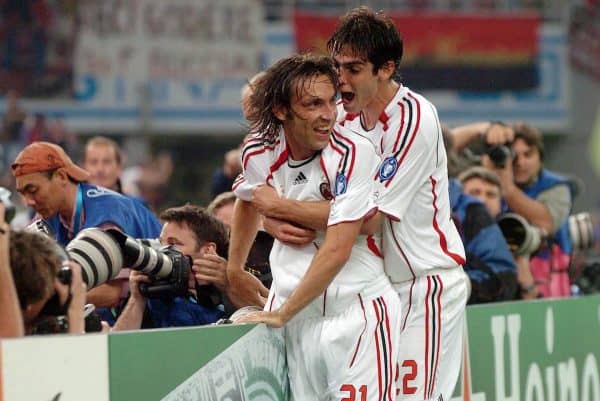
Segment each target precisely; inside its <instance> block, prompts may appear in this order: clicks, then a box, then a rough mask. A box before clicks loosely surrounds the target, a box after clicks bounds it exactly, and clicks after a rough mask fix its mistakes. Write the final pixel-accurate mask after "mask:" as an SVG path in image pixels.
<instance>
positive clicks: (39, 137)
mask: <svg viewBox="0 0 600 401" xmlns="http://www.w3.org/2000/svg"><path fill="white" fill-rule="evenodd" d="M24 132H25V140H24V143H25V145H29V144H31V143H34V142H39V141H47V140H48V139H50V138H49V134H48V125H47V124H46V116H44V115H43V114H42V113H35V114H34V115H33V117H32V118H31V119H27V121H26V124H25V131H24Z"/></svg>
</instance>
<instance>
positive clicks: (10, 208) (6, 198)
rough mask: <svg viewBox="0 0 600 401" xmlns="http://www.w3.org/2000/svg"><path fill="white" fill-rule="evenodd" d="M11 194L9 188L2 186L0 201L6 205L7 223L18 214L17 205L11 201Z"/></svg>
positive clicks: (5, 218) (5, 215)
mask: <svg viewBox="0 0 600 401" xmlns="http://www.w3.org/2000/svg"><path fill="white" fill-rule="evenodd" d="M10 195H11V192H10V191H9V190H8V189H6V188H4V187H0V203H2V204H3V205H4V220H5V221H6V222H7V223H10V222H11V220H12V219H13V218H14V217H15V214H16V209H15V205H14V204H13V203H12V202H11V201H10Z"/></svg>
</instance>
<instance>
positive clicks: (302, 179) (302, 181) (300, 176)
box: [294, 171, 308, 185]
mask: <svg viewBox="0 0 600 401" xmlns="http://www.w3.org/2000/svg"><path fill="white" fill-rule="evenodd" d="M307 182H308V179H307V178H306V176H305V175H304V173H303V172H302V171H301V172H300V174H298V176H297V177H296V179H295V180H294V185H300V184H306V183H307Z"/></svg>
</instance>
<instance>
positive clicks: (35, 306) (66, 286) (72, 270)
mask: <svg viewBox="0 0 600 401" xmlns="http://www.w3.org/2000/svg"><path fill="white" fill-rule="evenodd" d="M10 266H11V270H12V274H13V277H14V281H15V287H16V289H17V295H18V298H19V304H20V306H21V310H22V312H23V320H24V323H25V332H26V334H51V333H80V334H81V333H84V328H85V323H84V303H85V294H86V286H85V284H84V283H83V281H82V278H81V267H80V266H79V265H78V264H77V263H74V262H72V261H66V260H65V259H64V252H63V251H62V249H61V248H60V247H59V245H58V244H57V243H56V242H55V241H54V240H52V239H51V238H48V237H47V236H45V235H43V234H39V233H32V232H25V231H23V232H19V231H17V232H11V233H10Z"/></svg>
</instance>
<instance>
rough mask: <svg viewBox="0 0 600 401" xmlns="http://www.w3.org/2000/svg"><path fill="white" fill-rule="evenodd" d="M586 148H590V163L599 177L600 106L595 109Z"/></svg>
mask: <svg viewBox="0 0 600 401" xmlns="http://www.w3.org/2000/svg"><path fill="white" fill-rule="evenodd" d="M588 149H589V150H590V154H589V157H590V164H591V165H592V167H593V169H594V171H595V172H596V175H597V176H598V177H600V107H598V108H597V110H596V121H595V122H594V126H593V127H592V132H591V135H590V146H589V147H588Z"/></svg>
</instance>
